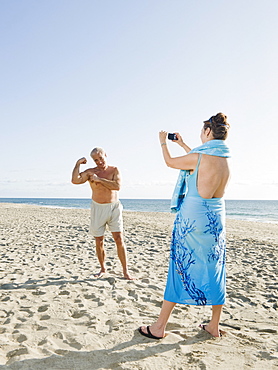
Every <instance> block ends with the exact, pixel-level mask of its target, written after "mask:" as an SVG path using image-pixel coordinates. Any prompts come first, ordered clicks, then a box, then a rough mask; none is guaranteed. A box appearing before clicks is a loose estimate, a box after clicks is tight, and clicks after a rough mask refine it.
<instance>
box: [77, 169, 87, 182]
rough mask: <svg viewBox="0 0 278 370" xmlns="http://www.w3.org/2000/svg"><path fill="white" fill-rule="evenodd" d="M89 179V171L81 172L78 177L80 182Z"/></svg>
mask: <svg viewBox="0 0 278 370" xmlns="http://www.w3.org/2000/svg"><path fill="white" fill-rule="evenodd" d="M88 180H89V174H88V172H87V171H84V172H81V173H80V174H79V177H78V184H84V183H85V182H86V181H88Z"/></svg>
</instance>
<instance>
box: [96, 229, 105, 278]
mask: <svg viewBox="0 0 278 370" xmlns="http://www.w3.org/2000/svg"><path fill="white" fill-rule="evenodd" d="M95 241H96V253H97V258H98V261H99V264H100V272H99V273H97V274H94V276H95V277H97V278H100V277H102V275H103V274H105V272H106V268H105V250H104V247H103V244H104V236H95Z"/></svg>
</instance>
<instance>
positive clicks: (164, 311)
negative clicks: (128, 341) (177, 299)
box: [141, 300, 176, 338]
mask: <svg viewBox="0 0 278 370" xmlns="http://www.w3.org/2000/svg"><path fill="white" fill-rule="evenodd" d="M175 305H176V303H174V302H169V301H165V300H164V301H163V303H162V307H161V311H160V315H159V317H158V319H157V321H156V322H155V323H154V324H152V325H151V326H150V327H149V329H150V332H151V333H152V335H154V336H156V337H159V338H163V337H165V328H166V325H167V322H168V320H169V317H170V315H171V313H172V311H173V309H174V307H175ZM141 330H142V331H143V332H144V333H146V334H147V333H148V332H147V327H146V326H141Z"/></svg>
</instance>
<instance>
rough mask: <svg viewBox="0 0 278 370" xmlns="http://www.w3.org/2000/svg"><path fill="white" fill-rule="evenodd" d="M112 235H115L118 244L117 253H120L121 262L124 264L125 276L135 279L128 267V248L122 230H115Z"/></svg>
mask: <svg viewBox="0 0 278 370" xmlns="http://www.w3.org/2000/svg"><path fill="white" fill-rule="evenodd" d="M112 235H113V238H114V240H115V243H116V245H117V253H118V257H119V260H120V262H121V264H122V267H123V274H124V277H125V278H126V279H128V280H134V279H133V278H132V277H131V276H130V274H129V272H128V268H127V257H126V249H125V245H124V236H123V233H122V232H113V233H112Z"/></svg>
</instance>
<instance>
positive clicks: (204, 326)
mask: <svg viewBox="0 0 278 370" xmlns="http://www.w3.org/2000/svg"><path fill="white" fill-rule="evenodd" d="M206 326H207V325H204V324H201V325H199V328H201V329H203V330H204V331H206V332H207V333H208V334H209V335H211V336H212V337H214V338H218V337H215V336H214V335H212V334H210V332H208V331H207V330H206ZM221 331H222V330H219V335H220V337H222V333H221Z"/></svg>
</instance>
